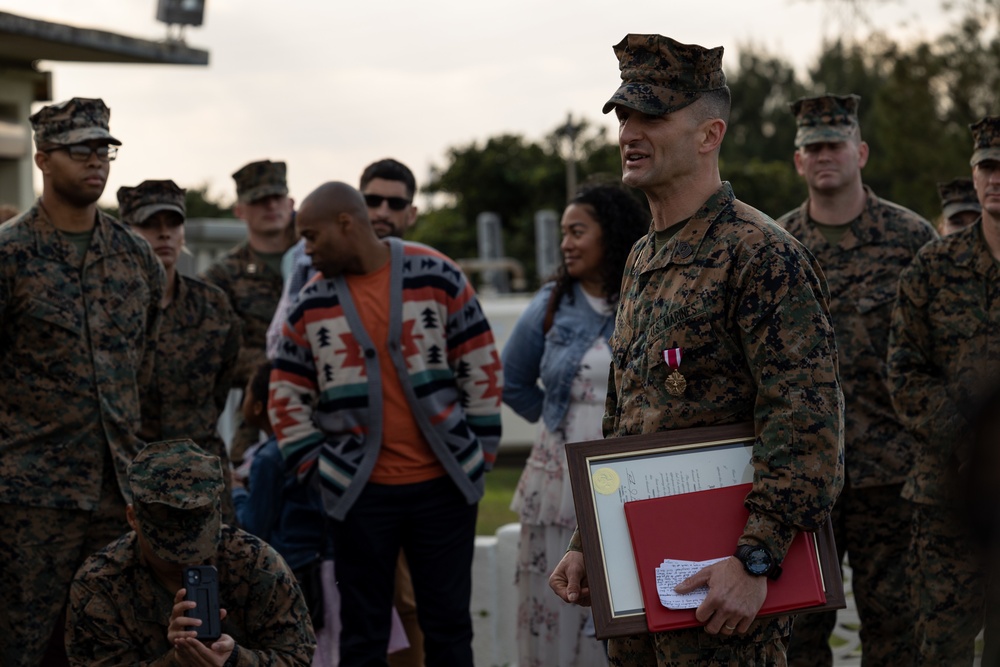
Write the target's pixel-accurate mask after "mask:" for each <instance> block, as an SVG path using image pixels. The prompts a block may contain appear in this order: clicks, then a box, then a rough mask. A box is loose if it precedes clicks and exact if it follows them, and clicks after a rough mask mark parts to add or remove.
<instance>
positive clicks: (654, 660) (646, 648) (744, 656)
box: [608, 616, 791, 667]
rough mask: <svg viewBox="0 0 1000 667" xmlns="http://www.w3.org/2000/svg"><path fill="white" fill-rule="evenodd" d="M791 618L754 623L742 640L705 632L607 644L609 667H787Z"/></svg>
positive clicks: (664, 634) (641, 637) (653, 635)
mask: <svg viewBox="0 0 1000 667" xmlns="http://www.w3.org/2000/svg"><path fill="white" fill-rule="evenodd" d="M790 625H791V617H790V616H776V617H773V618H768V619H764V620H761V621H756V622H755V623H754V624H753V625H751V626H750V629H749V631H748V632H747V634H746V635H745V636H742V637H724V636H722V635H710V634H708V633H707V632H705V630H704V628H691V629H689V630H675V631H673V632H657V633H650V634H644V635H632V636H630V637H613V638H611V639H610V640H608V663H609V664H610V665H611V666H612V667H654V666H655V667H786V665H787V664H788V663H787V662H786V660H785V649H786V646H787V644H786V642H787V636H786V635H785V633H787V629H788V628H789V627H790Z"/></svg>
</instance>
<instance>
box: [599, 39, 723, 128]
mask: <svg viewBox="0 0 1000 667" xmlns="http://www.w3.org/2000/svg"><path fill="white" fill-rule="evenodd" d="M614 49H615V55H616V56H617V57H618V68H619V69H620V70H621V72H622V85H621V86H620V87H619V88H618V90H617V91H615V94H614V95H612V96H611V99H610V100H608V102H607V103H606V104H605V105H604V113H608V112H610V111H611V110H612V109H614V108H615V106H617V105H619V104H620V105H622V106H624V107H628V108H630V109H635V110H636V111H639V112H641V113H645V114H649V115H650V116H664V115H666V114H668V113H673V112H674V111H677V110H678V109H683V108H684V107H686V106H687V105H689V104H691V103H692V102H694V101H695V100H697V99H698V98H699V97H701V95H702V93H705V92H708V91H710V90H719V89H721V88H724V87H725V86H726V75H725V74H724V73H723V72H722V52H723V48H722V47H721V46H717V47H715V48H714V49H706V48H705V47H703V46H698V45H697V44H681V43H680V42H677V41H674V40H672V39H670V38H669V37H664V36H662V35H635V34H628V35H626V36H625V39H623V40H622V41H620V42H618V44H617V45H616V46H615V47H614Z"/></svg>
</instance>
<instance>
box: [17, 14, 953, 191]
mask: <svg viewBox="0 0 1000 667" xmlns="http://www.w3.org/2000/svg"><path fill="white" fill-rule="evenodd" d="M844 4H845V3H843V2H839V3H830V2H824V1H822V0H714V1H713V2H698V1H694V2H692V1H690V0H685V1H683V2H677V1H675V0H633V1H631V2H628V1H619V2H615V3H612V2H607V1H605V2H596V1H594V0H573V1H561V0H560V1H548V0H503V1H500V2H489V3H486V2H481V1H480V0H422V1H420V2H414V1H412V0H407V1H403V0H382V1H381V2H369V1H366V0H283V1H280V2H279V1H275V0H207V9H206V15H205V23H204V25H203V26H202V27H200V28H189V29H188V30H187V43H188V44H189V45H190V46H193V47H196V48H201V49H205V50H208V51H209V52H210V64H209V66H208V67H179V66H162V65H93V64H75V63H72V64H71V63H58V62H43V63H42V68H43V69H45V70H49V71H51V72H52V73H53V94H54V96H55V98H56V100H63V99H67V98H70V97H74V96H80V97H101V98H103V99H104V100H105V102H107V103H108V105H109V106H110V107H111V110H112V113H111V131H112V133H113V134H114V135H115V136H116V137H118V138H119V139H121V140H122V142H123V143H124V146H123V148H122V150H121V152H120V153H119V157H118V160H117V161H116V162H115V163H114V165H113V167H112V170H111V178H110V180H109V182H108V187H107V189H106V191H105V196H104V198H103V200H102V201H103V202H105V203H113V202H114V193H115V192H116V191H117V190H118V187H119V186H121V185H135V184H137V183H139V182H140V181H142V180H144V179H147V178H172V179H174V180H175V181H176V182H177V183H178V184H180V185H181V186H184V187H188V186H196V185H199V184H201V183H208V184H209V186H210V191H211V193H212V194H213V196H216V197H222V198H225V199H226V200H231V199H232V198H234V196H235V193H234V189H233V183H232V179H231V178H230V176H229V175H230V174H231V173H232V172H233V171H235V170H236V169H238V168H239V167H240V166H242V165H243V164H245V163H247V162H250V161H252V160H258V159H264V158H270V159H274V160H285V161H286V162H287V163H288V176H289V186H290V188H291V191H292V195H293V196H294V197H297V198H299V199H301V198H302V197H304V196H305V195H306V194H308V193H309V191H311V190H312V189H313V188H315V187H316V186H317V185H319V184H321V183H323V182H325V181H328V180H344V181H347V182H350V183H352V184H356V181H357V179H358V176H359V175H360V173H361V170H362V168H363V167H364V166H365V165H366V164H368V163H369V162H371V161H373V160H375V159H378V158H382V157H395V158H397V159H399V160H402V161H403V162H405V163H407V164H408V165H409V166H410V167H411V168H412V169H413V170H414V172H415V174H416V176H417V180H418V185H419V184H421V183H423V182H426V180H427V177H428V174H429V170H430V167H431V165H432V164H434V165H438V166H444V165H445V164H446V151H447V149H448V148H449V147H452V146H458V145H466V144H468V143H471V142H473V141H477V142H482V141H483V140H485V139H486V138H488V137H491V136H494V135H497V134H500V133H517V134H521V135H524V136H526V137H528V138H529V139H539V138H541V137H543V136H544V135H545V134H547V133H548V132H549V131H551V130H552V129H553V128H555V127H556V126H557V125H559V124H561V123H562V122H564V121H565V119H566V115H567V113H572V114H573V115H574V117H576V118H580V117H586V118H587V119H589V120H591V121H593V122H597V123H600V124H601V125H603V126H606V127H607V128H608V131H609V132H611V133H612V134H611V135H610V136H612V137H613V136H614V135H613V132H614V131H615V130H614V127H613V124H612V123H611V122H610V119H609V118H608V117H605V116H602V115H601V106H602V105H603V104H604V102H605V101H606V100H607V99H608V97H609V96H610V95H611V93H613V92H614V90H615V89H616V88H617V85H618V81H619V76H618V75H619V73H618V66H617V62H616V60H615V58H614V54H613V52H612V49H611V47H612V45H613V44H615V43H617V42H618V41H619V40H621V38H622V37H623V36H624V35H625V34H626V33H628V32H658V33H661V34H665V35H668V36H670V37H673V38H674V39H677V40H679V41H681V42H689V43H698V44H701V45H703V46H709V47H711V46H718V45H722V46H725V48H726V55H725V57H724V59H723V68H726V66H727V64H728V65H729V68H732V66H733V64H734V63H735V62H736V56H737V54H738V52H739V48H740V47H741V46H743V45H746V44H749V43H752V44H754V45H757V46H761V47H764V48H766V49H768V50H769V51H771V52H773V53H777V54H780V55H782V56H783V57H785V58H787V59H789V60H791V61H793V62H796V63H797V64H798V65H799V66H804V65H807V64H810V63H812V62H813V60H814V59H815V57H816V55H817V54H818V52H819V47H820V44H821V42H822V40H823V38H824V37H832V36H834V35H836V34H837V33H838V32H840V31H845V30H848V29H850V28H851V27H852V24H851V15H850V13H849V12H848V11H847V10H844V9H839V7H841V6H842V5H844ZM867 4H869V5H871V10H870V12H869V18H870V20H871V22H872V23H874V24H875V25H878V26H879V27H880V28H882V29H884V30H888V31H889V32H890V34H892V35H893V36H895V37H897V38H907V37H911V36H928V35H933V34H936V33H937V32H938V31H940V30H941V28H942V27H943V19H942V15H941V13H940V11H939V9H938V8H939V4H940V2H939V0H905V2H902V1H894V0H881V1H879V0H870V1H869V2H868V3H867ZM707 8H711V9H712V11H711V13H705V10H706V9H707ZM0 10H2V11H9V12H13V13H16V14H21V15H24V16H27V17H30V18H37V19H44V20H50V21H57V22H62V23H69V24H72V25H76V26H80V27H87V28H97V29H102V30H108V31H112V32H119V33H122V34H125V35H128V36H132V37H141V38H147V39H155V40H159V39H162V38H164V37H165V35H166V26H164V25H163V24H160V23H157V22H156V21H155V18H154V17H155V13H156V0H85V1H81V0H0ZM853 27H854V29H855V30H856V32H858V33H859V34H864V33H865V32H866V31H867V28H865V27H864V26H863V25H860V24H858V23H854V24H853ZM842 92H849V91H842ZM735 102H736V103H738V100H737V101H735ZM36 175H37V174H36Z"/></svg>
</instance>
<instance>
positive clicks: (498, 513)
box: [476, 463, 523, 535]
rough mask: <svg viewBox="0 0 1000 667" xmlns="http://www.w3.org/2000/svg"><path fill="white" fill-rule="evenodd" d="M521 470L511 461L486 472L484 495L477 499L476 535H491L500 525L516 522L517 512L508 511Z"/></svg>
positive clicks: (520, 467) (521, 468)
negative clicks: (479, 499)
mask: <svg viewBox="0 0 1000 667" xmlns="http://www.w3.org/2000/svg"><path fill="white" fill-rule="evenodd" d="M521 470H523V467H522V466H521V465H516V464H513V463H512V464H509V465H505V464H501V465H498V466H497V467H495V468H493V470H491V471H490V472H488V473H486V495H484V496H483V499H482V500H481V501H479V518H478V519H477V521H476V535H493V534H494V533H496V532H497V528H499V527H500V526H502V525H504V524H507V523H516V522H517V514H516V513H514V512H511V511H510V501H511V498H513V497H514V489H515V488H517V480H518V479H520V478H521Z"/></svg>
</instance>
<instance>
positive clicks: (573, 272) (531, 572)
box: [503, 185, 649, 667]
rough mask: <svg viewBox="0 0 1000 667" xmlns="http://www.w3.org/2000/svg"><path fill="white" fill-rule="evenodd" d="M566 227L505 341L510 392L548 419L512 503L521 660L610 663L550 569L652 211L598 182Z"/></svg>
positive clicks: (593, 432)
mask: <svg viewBox="0 0 1000 667" xmlns="http://www.w3.org/2000/svg"><path fill="white" fill-rule="evenodd" d="M560 228H561V230H562V243H561V244H560V249H561V251H562V257H563V261H562V264H561V266H560V267H559V269H558V270H557V271H556V274H555V276H554V278H553V280H552V281H551V282H549V283H547V284H546V285H545V286H543V287H542V289H541V290H540V291H539V292H538V294H536V295H535V298H534V299H532V301H531V303H530V304H529V305H528V307H527V309H526V310H525V311H524V314H523V315H522V316H521V317H520V319H518V321H517V324H516V325H515V326H514V329H513V331H512V332H511V336H510V339H509V340H508V341H507V343H506V345H505V346H504V351H503V368H504V390H503V400H504V402H506V403H507V404H508V405H509V406H510V407H511V408H513V410H514V411H515V412H517V413H518V414H519V415H521V416H522V417H524V418H525V419H527V420H528V421H532V422H534V421H538V420H539V418H541V420H542V423H541V425H540V427H539V435H538V438H537V440H536V442H535V445H534V446H533V447H532V449H531V454H530V455H529V457H528V461H527V464H526V466H525V469H524V472H523V473H522V475H521V479H520V482H519V483H518V487H517V491H516V492H515V494H514V501H513V503H512V505H511V509H513V510H514V511H516V512H518V513H519V515H520V519H521V541H520V547H519V554H518V562H517V587H518V596H519V601H518V617H517V627H518V665H520V666H521V667H535V666H539V667H541V666H543V665H544V666H545V667H550V666H553V667H555V666H563V665H565V666H570V665H573V666H577V665H581V666H587V665H606V664H607V659H606V657H605V653H604V647H603V645H602V644H601V642H599V641H597V640H596V639H594V637H593V630H592V628H593V623H592V621H591V618H590V611H589V609H587V608H585V607H578V606H575V605H566V604H564V603H563V602H562V601H561V600H559V599H558V598H557V597H556V596H554V595H552V593H551V591H550V590H549V588H548V576H549V573H550V572H551V570H552V569H553V568H554V567H555V565H556V563H558V562H559V559H560V558H561V557H562V555H563V553H564V552H565V551H566V545H567V543H568V542H569V539H570V536H571V535H572V533H573V529H574V528H575V527H576V513H575V512H574V509H573V493H572V490H571V488H570V484H569V472H568V469H567V465H566V449H565V445H566V443H568V442H580V441H584V440H594V439H597V438H600V437H601V420H602V418H603V415H604V400H605V395H606V393H607V386H608V369H609V367H610V364H611V350H610V348H609V347H608V338H609V337H610V336H611V332H612V329H613V328H614V312H615V306H616V304H617V302H618V292H619V290H620V289H621V280H622V272H623V270H624V268H625V260H626V259H627V257H628V254H629V251H630V250H631V248H632V245H633V244H634V243H635V241H636V240H637V239H638V238H640V237H641V236H642V235H643V234H645V233H646V231H647V230H648V228H649V215H648V213H647V212H646V211H645V210H644V209H643V207H642V206H641V205H640V204H639V202H638V201H637V200H636V199H635V198H634V197H632V195H630V194H629V193H628V192H626V191H625V190H624V189H622V188H621V187H618V186H610V185H599V186H594V187H589V188H584V189H582V190H581V191H580V192H579V193H577V195H576V196H575V197H574V198H573V200H572V201H570V203H569V205H568V206H567V207H566V211H565V212H564V213H563V217H562V222H561V224H560Z"/></svg>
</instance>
